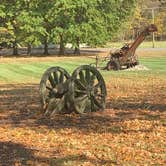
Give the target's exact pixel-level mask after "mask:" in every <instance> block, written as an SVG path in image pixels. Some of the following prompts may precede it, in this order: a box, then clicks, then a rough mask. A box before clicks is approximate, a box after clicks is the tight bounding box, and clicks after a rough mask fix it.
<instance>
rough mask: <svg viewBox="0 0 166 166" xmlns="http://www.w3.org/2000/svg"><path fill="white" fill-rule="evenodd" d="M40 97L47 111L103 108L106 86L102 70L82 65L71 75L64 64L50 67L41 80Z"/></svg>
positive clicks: (85, 111) (80, 111)
mask: <svg viewBox="0 0 166 166" xmlns="http://www.w3.org/2000/svg"><path fill="white" fill-rule="evenodd" d="M39 92H40V98H41V103H42V107H43V109H44V111H45V114H46V115H50V116H52V115H54V114H65V113H71V112H73V111H74V112H76V113H80V114H82V113H87V112H95V111H98V110H104V108H105V101H106V94H107V92H106V86H105V82H104V79H103V77H102V75H101V74H100V72H99V71H98V70H97V69H96V68H95V67H92V66H90V65H82V66H80V67H78V68H77V69H75V70H74V72H73V73H72V75H71V76H70V74H69V73H68V72H67V71H66V70H65V69H63V68H62V67H51V68H49V69H47V70H46V71H45V72H44V74H43V76H42V78H41V82H40V88H39Z"/></svg>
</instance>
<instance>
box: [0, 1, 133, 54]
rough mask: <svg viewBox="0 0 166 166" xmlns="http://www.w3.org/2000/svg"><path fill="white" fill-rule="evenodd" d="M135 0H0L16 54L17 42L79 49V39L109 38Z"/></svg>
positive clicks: (2, 17)
mask: <svg viewBox="0 0 166 166" xmlns="http://www.w3.org/2000/svg"><path fill="white" fill-rule="evenodd" d="M135 1H136V0H91V1H89V0H50V1H44V0H40V1H39V0H31V1H30V0H4V1H3V2H2V3H1V4H0V21H1V22H0V27H5V28H6V29H8V30H9V31H11V32H12V34H13V35H12V39H11V41H12V44H13V48H14V51H13V54H17V46H18V44H22V45H27V46H29V47H30V46H34V45H39V44H43V45H44V48H45V49H44V50H45V51H44V54H48V44H49V43H55V44H59V45H60V54H64V51H65V45H66V43H71V44H72V46H73V48H74V49H75V53H79V45H80V43H87V44H89V45H91V46H96V45H103V44H104V43H106V42H107V41H110V40H111V39H112V37H113V36H114V35H115V34H116V33H117V31H118V30H119V29H120V27H121V25H122V24H123V23H124V22H125V21H126V19H127V18H128V16H129V15H131V12H132V11H133V8H134V6H135Z"/></svg>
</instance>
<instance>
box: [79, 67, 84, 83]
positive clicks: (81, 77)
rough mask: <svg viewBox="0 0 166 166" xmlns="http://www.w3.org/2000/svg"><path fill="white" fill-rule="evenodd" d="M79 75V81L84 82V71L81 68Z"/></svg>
mask: <svg viewBox="0 0 166 166" xmlns="http://www.w3.org/2000/svg"><path fill="white" fill-rule="evenodd" d="M79 77H80V80H81V82H83V83H85V77H84V73H83V71H82V70H81V71H80V72H79Z"/></svg>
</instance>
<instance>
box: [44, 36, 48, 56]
mask: <svg viewBox="0 0 166 166" xmlns="http://www.w3.org/2000/svg"><path fill="white" fill-rule="evenodd" d="M43 54H44V55H49V53H48V38H47V36H45V38H44V53H43Z"/></svg>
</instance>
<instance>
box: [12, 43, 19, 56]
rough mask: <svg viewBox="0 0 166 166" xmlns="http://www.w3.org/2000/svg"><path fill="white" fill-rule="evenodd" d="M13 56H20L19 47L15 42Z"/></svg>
mask: <svg viewBox="0 0 166 166" xmlns="http://www.w3.org/2000/svg"><path fill="white" fill-rule="evenodd" d="M13 55H18V47H17V42H16V41H14V42H13Z"/></svg>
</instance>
